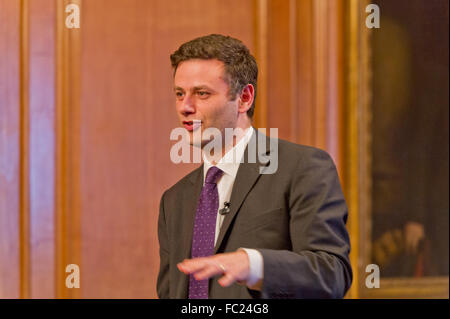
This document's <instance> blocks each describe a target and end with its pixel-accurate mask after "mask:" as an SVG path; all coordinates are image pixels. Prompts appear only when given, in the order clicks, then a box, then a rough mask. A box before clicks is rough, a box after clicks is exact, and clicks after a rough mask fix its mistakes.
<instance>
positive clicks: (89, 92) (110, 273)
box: [0, 0, 344, 298]
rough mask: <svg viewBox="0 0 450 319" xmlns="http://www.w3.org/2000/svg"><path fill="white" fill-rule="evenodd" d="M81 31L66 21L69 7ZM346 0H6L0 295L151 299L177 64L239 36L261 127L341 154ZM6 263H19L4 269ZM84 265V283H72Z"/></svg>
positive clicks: (182, 170)
mask: <svg viewBox="0 0 450 319" xmlns="http://www.w3.org/2000/svg"><path fill="white" fill-rule="evenodd" d="M69 3H77V4H79V5H80V7H81V28H80V29H67V28H66V27H65V24H64V23H65V18H66V16H67V14H66V13H65V5H67V4H69ZM340 10H342V8H341V4H340V2H339V1H338V0H329V1H325V0H318V1H313V0H290V1H277V0H244V1H243V0H231V1H223V0H212V1H201V0H189V1H188V0H186V1H184V0H180V1H164V0H153V1H146V0H126V1H125V0H96V1H86V0H85V1H82V0H70V1H69V0H61V1H54V0H33V1H29V0H22V1H9V0H0V18H1V20H2V21H5V22H6V23H2V25H1V27H0V28H1V29H0V48H1V49H2V50H1V51H0V54H1V56H0V67H1V69H0V71H1V72H0V124H1V129H0V152H1V153H0V240H1V242H0V296H10V297H19V296H21V297H25V298H28V297H31V298H37V297H44V298H47V297H48V298H52V297H57V298H79V297H81V298H154V297H156V287H155V286H156V277H157V273H158V268H159V253H158V249H159V247H158V241H157V217H158V207H159V200H160V198H161V195H162V193H163V191H164V190H165V189H167V188H168V187H170V186H171V185H172V184H173V183H175V182H176V181H178V180H179V179H180V178H181V177H182V176H184V175H185V174H186V173H187V172H189V171H190V170H192V169H193V168H195V167H197V166H198V165H199V164H182V165H175V164H172V163H171V161H170V157H169V152H170V148H171V146H172V145H173V144H174V143H175V142H174V141H170V139H169V135H170V132H171V130H172V129H173V128H175V127H178V123H177V116H176V113H175V106H174V104H175V103H174V97H173V91H172V86H173V83H172V81H173V78H172V77H173V75H172V70H171V66H170V61H169V55H170V54H171V53H172V52H173V51H174V50H175V49H177V48H178V46H179V45H180V44H181V43H183V42H185V41H187V40H190V39H192V38H194V37H197V36H201V35H205V34H210V33H222V34H227V35H231V36H234V37H236V38H239V39H241V40H242V41H243V42H244V43H245V44H246V45H247V46H248V47H249V49H250V51H252V52H253V53H254V55H255V56H256V58H257V60H258V64H259V68H260V76H259V81H258V98H257V107H256V113H255V122H254V125H255V127H265V128H270V127H277V128H278V129H279V137H281V138H284V139H288V140H291V141H293V142H297V143H303V144H308V145H315V146H320V147H323V148H325V149H327V150H328V151H330V152H331V154H332V156H333V157H334V158H335V160H336V161H337V162H338V168H339V169H340V170H341V166H340V162H339V158H340V156H341V154H342V152H341V151H340V149H341V145H342V143H343V142H344V141H343V139H341V138H342V136H341V135H342V134H341V133H340V131H341V126H340V124H339V123H340V121H341V118H340V116H341V114H342V112H343V111H342V96H341V94H342V88H341V87H340V86H339V80H340V79H341V76H342V74H341V73H342V72H343V70H342V67H340V66H339V65H340V62H341V61H340V59H341V54H342V52H341V51H342V47H341V46H340V45H342V41H343V40H342V38H340V37H339V34H341V33H340V32H342V21H341V16H340V13H339V12H341V11H340ZM5 260H8V263H6V262H5ZM70 263H75V264H78V265H79V266H80V271H81V288H80V289H68V288H66V287H65V277H66V276H67V274H66V273H65V266H66V265H67V264H70Z"/></svg>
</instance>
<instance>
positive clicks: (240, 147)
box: [203, 127, 263, 287]
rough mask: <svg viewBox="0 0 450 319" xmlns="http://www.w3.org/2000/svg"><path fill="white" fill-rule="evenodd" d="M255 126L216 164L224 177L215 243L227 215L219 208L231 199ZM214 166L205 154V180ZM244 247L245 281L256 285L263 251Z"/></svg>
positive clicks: (218, 185) (219, 188)
mask: <svg viewBox="0 0 450 319" xmlns="http://www.w3.org/2000/svg"><path fill="white" fill-rule="evenodd" d="M253 131H254V128H253V127H249V128H248V129H247V131H246V132H245V135H244V136H243V137H242V138H241V139H240V140H239V141H238V143H237V144H236V145H235V146H234V147H233V148H232V149H230V150H229V151H228V152H227V153H226V154H225V155H224V156H223V157H222V158H221V159H220V160H219V162H217V164H216V165H215V166H217V167H218V168H220V169H221V170H222V171H223V175H222V177H221V178H220V179H219V181H218V182H217V191H218V192H219V209H218V210H217V221H216V233H215V239H214V245H215V244H216V242H217V238H218V237H219V232H220V228H221V227H222V223H223V220H224V218H225V215H221V214H219V210H220V209H222V208H223V207H224V203H225V202H229V201H230V197H231V191H232V190H233V184H234V180H235V178H236V174H237V171H238V169H239V164H240V163H241V159H242V156H244V152H245V148H246V147H247V144H248V141H249V140H250V138H251V137H252V134H253V133H254V132H253ZM212 166H214V165H213V164H212V163H211V162H210V161H209V160H208V158H207V157H206V156H205V154H203V181H204V180H205V179H206V174H207V172H208V169H209V168H211V167H212ZM240 249H243V250H244V251H245V252H246V253H247V255H248V258H249V263H250V264H249V266H250V271H249V276H248V278H247V280H246V281H245V282H246V284H247V286H248V287H252V286H254V285H255V284H256V283H257V282H258V281H260V280H261V279H262V278H263V257H262V255H261V253H260V252H259V251H257V250H255V249H248V248H240Z"/></svg>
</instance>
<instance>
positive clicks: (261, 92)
mask: <svg viewBox="0 0 450 319" xmlns="http://www.w3.org/2000/svg"><path fill="white" fill-rule="evenodd" d="M267 10H268V0H256V28H255V29H256V32H257V34H256V41H255V42H256V46H255V47H256V54H255V55H256V57H255V58H256V60H257V63H258V69H259V70H258V73H259V74H258V88H257V90H258V91H257V94H258V97H257V102H256V109H255V116H254V118H255V123H254V126H255V128H259V127H263V128H267V125H268V124H269V123H268V119H267V108H268V92H267V90H268V86H267V71H268V61H267V50H268V43H267V36H268V34H267V27H268V17H267V15H268V12H267ZM266 133H267V134H269V130H266Z"/></svg>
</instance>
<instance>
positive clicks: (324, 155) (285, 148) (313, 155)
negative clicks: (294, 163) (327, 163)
mask: <svg viewBox="0 0 450 319" xmlns="http://www.w3.org/2000/svg"><path fill="white" fill-rule="evenodd" d="M278 149H279V153H281V152H283V153H287V154H288V155H289V156H292V155H293V154H295V156H298V159H299V160H300V159H301V160H308V159H322V160H331V161H332V158H331V156H330V154H328V152H327V151H325V150H322V149H320V148H317V147H314V146H309V145H303V144H296V143H293V142H289V141H286V140H283V139H278Z"/></svg>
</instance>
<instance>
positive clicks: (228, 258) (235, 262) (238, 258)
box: [177, 251, 249, 287]
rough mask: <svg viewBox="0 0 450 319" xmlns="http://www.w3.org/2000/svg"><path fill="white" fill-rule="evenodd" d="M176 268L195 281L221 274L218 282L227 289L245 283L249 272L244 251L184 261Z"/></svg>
mask: <svg viewBox="0 0 450 319" xmlns="http://www.w3.org/2000/svg"><path fill="white" fill-rule="evenodd" d="M177 267H178V269H179V270H180V271H181V272H183V273H185V274H186V275H191V274H192V275H193V276H194V278H195V279H196V280H204V279H208V278H211V277H214V276H218V275H221V274H223V276H222V277H221V278H220V279H219V281H218V282H219V284H220V285H221V286H223V287H228V286H230V285H231V284H233V283H234V282H236V281H238V282H242V281H245V280H246V279H247V276H248V272H249V262H248V257H247V253H245V252H244V251H238V252H234V253H224V254H218V255H214V256H210V257H201V258H193V259H185V260H183V262H181V263H179V264H177Z"/></svg>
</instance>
